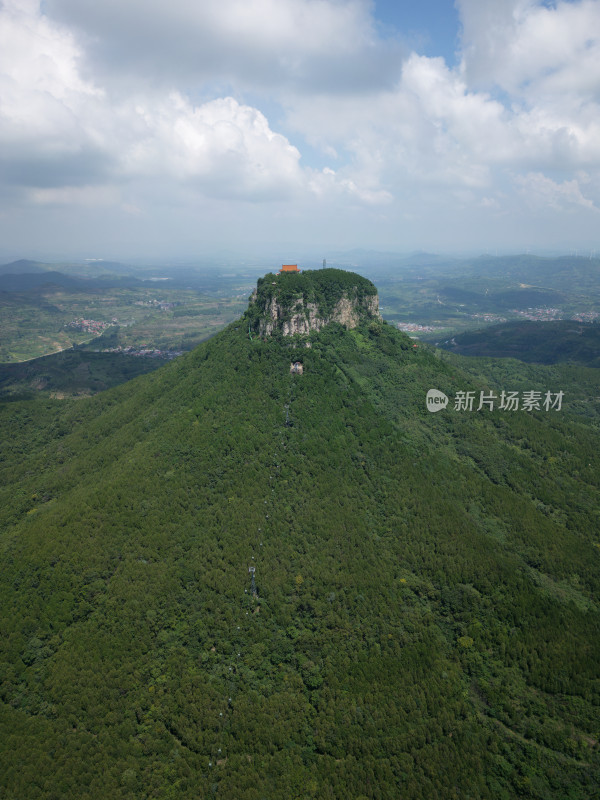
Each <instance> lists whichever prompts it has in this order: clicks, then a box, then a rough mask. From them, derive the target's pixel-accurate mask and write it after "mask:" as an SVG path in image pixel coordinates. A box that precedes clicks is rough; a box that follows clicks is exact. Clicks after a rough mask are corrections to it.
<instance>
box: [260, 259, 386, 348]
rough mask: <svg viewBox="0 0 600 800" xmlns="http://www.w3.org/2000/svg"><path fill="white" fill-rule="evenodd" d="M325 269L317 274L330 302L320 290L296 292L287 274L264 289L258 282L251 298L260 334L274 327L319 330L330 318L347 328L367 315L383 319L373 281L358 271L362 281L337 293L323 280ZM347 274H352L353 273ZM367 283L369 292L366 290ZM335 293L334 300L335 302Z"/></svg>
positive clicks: (291, 330)
mask: <svg viewBox="0 0 600 800" xmlns="http://www.w3.org/2000/svg"><path fill="white" fill-rule="evenodd" d="M324 272H328V270H319V271H318V273H315V274H317V276H318V279H319V281H320V284H319V286H318V289H320V290H324V291H325V292H327V291H329V293H328V299H329V302H328V304H324V302H323V301H322V297H323V295H322V294H320V293H318V292H315V293H311V292H306V290H304V292H297V293H296V294H295V296H294V291H293V288H294V287H293V286H288V285H286V283H284V281H286V282H287V276H278V281H271V282H270V283H269V284H267V286H266V288H267V289H268V291H265V289H264V288H263V291H262V292H261V285H260V283H259V287H258V288H257V289H255V290H254V292H253V294H252V297H251V298H250V308H249V311H251V312H252V313H253V316H254V317H255V320H256V321H255V330H256V331H257V333H258V334H259V335H260V336H270V335H271V334H272V333H273V331H275V330H279V331H281V333H282V334H283V335H284V336H293V335H295V334H308V333H310V332H311V331H319V330H321V328H323V327H324V326H325V325H328V324H329V323H331V322H338V323H340V324H341V325H344V326H345V327H346V328H355V327H357V325H359V324H360V322H361V321H364V320H365V319H376V320H378V319H381V316H380V314H379V297H378V295H377V291H376V290H375V287H374V286H373V284H371V282H370V281H366V279H365V278H362V277H361V276H359V275H357V276H356V278H357V279H358V280H359V281H361V282H363V283H360V284H358V285H356V286H351V285H350V286H349V287H348V288H345V289H344V290H341V291H339V292H338V293H337V295H336V292H335V290H332V289H331V287H328V286H327V284H326V283H324V279H325V276H324V275H323V273H324ZM335 272H339V271H338V270H336V271H335ZM304 275H310V273H304ZM345 275H347V276H352V275H353V273H345ZM303 277H304V276H303ZM282 279H283V280H282ZM308 280H310V278H308ZM336 286H337V285H336ZM365 286H366V287H367V289H368V293H367V292H366V291H365ZM290 289H291V291H290ZM311 294H314V299H309V298H310V295H311ZM332 296H333V298H334V299H335V302H332ZM319 299H321V302H319ZM324 305H326V306H328V307H329V311H324V310H323V306H324Z"/></svg>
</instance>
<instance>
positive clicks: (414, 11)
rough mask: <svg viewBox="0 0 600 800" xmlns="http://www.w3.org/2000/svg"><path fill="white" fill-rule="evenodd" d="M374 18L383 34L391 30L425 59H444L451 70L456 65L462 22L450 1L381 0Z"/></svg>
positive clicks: (376, 5)
mask: <svg viewBox="0 0 600 800" xmlns="http://www.w3.org/2000/svg"><path fill="white" fill-rule="evenodd" d="M375 18H376V19H377V20H378V21H379V22H380V23H381V24H382V25H383V26H385V27H384V30H387V26H389V27H390V28H391V29H393V31H394V32H395V34H396V35H400V36H403V37H404V38H405V39H406V40H407V43H409V44H412V46H413V47H415V48H417V49H418V51H419V52H420V53H422V54H423V55H427V56H442V57H443V58H444V59H445V60H446V63H448V64H449V65H451V66H453V65H454V64H455V63H456V52H457V48H458V34H459V29H460V19H459V15H458V11H457V9H456V6H455V5H454V3H453V2H451V0H419V2H407V1H406V0H404V2H394V0H378V2H376V3H375Z"/></svg>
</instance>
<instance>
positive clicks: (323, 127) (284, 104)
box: [0, 0, 600, 258]
mask: <svg viewBox="0 0 600 800" xmlns="http://www.w3.org/2000/svg"><path fill="white" fill-rule="evenodd" d="M599 213H600V0H573V1H572V2H568V3H567V2H561V0H557V2H555V3H548V2H541V0H457V1H456V3H451V2H442V1H441V0H438V1H437V2H436V1H435V0H423V2H420V3H412V2H411V3H394V2H375V3H373V2H370V0H202V2H201V3H199V2H197V0H170V2H169V3H168V4H166V3H164V2H163V0H103V2H102V3H98V2H97V0H45V2H44V3H43V6H41V5H40V2H39V0H2V2H0V242H1V243H2V244H1V245H0V249H2V250H3V254H0V255H2V256H3V257H13V256H23V257H26V256H34V257H38V258H41V257H46V258H51V257H100V258H101V257H104V258H127V257H136V256H139V257H149V256H152V257H155V258H161V257H163V256H164V257H167V256H169V257H170V256H178V257H190V258H193V257H196V256H198V257H201V256H202V257H206V256H210V254H211V253H213V252H220V251H222V250H223V249H228V250H229V251H233V252H239V253H240V254H244V253H258V252H267V251H268V252H270V253H276V252H278V251H280V250H283V251H285V252H286V253H287V254H288V256H286V257H291V256H292V252H291V251H292V250H293V249H294V248H299V247H301V246H302V247H304V248H305V249H306V250H315V251H326V250H327V249H336V250H340V249H351V248H355V247H363V248H373V249H381V250H383V249H385V250H396V251H398V252H409V251H411V250H417V249H423V250H430V251H437V252H477V251H482V252H485V251H494V250H496V249H498V250H499V251H501V252H510V251H525V250H527V249H528V250H531V251H534V252H535V251H544V252H547V251H552V250H554V251H566V252H569V251H571V250H573V249H580V250H583V249H586V248H588V249H594V250H597V251H598V250H600V242H599V241H598V235H597V233H596V231H597V230H598V228H599V227H600V226H599V224H598V222H599V220H598V215H599Z"/></svg>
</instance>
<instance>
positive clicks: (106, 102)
mask: <svg viewBox="0 0 600 800" xmlns="http://www.w3.org/2000/svg"><path fill="white" fill-rule="evenodd" d="M0 23H1V24H0V31H2V33H1V36H0V76H1V77H0V93H1V96H2V104H1V106H0V143H1V144H2V153H3V154H2V156H1V157H0V169H2V173H3V177H4V181H5V182H6V183H13V184H14V185H26V186H31V187H32V188H33V194H32V198H33V199H34V201H35V202H36V203H40V202H43V203H50V202H52V201H53V200H54V201H56V202H57V203H65V202H66V201H67V199H68V198H73V202H76V198H77V197H79V196H80V195H79V194H78V193H77V192H75V191H73V190H72V188H71V187H74V186H75V187H76V186H79V187H82V186H85V187H90V186H93V185H102V184H103V183H106V184H110V185H114V184H120V183H121V184H122V183H130V182H131V181H133V180H137V179H160V180H163V181H165V184H164V191H165V192H168V191H169V183H171V184H175V185H180V184H182V185H188V186H192V187H195V188H196V190H197V191H198V192H200V193H202V194H205V195H208V196H213V197H222V198H227V197H232V198H242V199H247V200H269V199H281V198H284V197H291V196H292V195H293V194H294V193H295V192H299V191H306V190H307V189H308V188H309V180H308V179H309V174H308V173H307V172H306V171H303V170H302V169H301V167H300V165H299V161H300V153H299V151H298V149H297V148H296V147H294V146H293V145H291V144H290V142H289V141H288V140H287V139H286V138H285V137H284V136H282V135H280V134H277V133H276V132H274V131H273V130H272V129H271V128H270V126H269V123H268V121H267V119H266V118H265V116H264V115H263V114H262V113H261V112H260V111H258V110H257V109H256V108H252V107H250V106H248V105H244V104H241V103H239V102H238V101H237V100H236V99H234V98H232V97H225V98H218V99H215V100H211V101H208V102H206V103H203V104H200V105H198V106H194V105H193V104H192V103H191V102H190V101H189V100H188V99H187V98H186V97H184V95H182V94H181V93H180V92H175V91H173V92H169V93H162V94H161V93H152V94H149V95H145V94H143V93H142V94H141V96H140V94H139V93H138V95H135V96H132V97H119V98H118V99H117V100H114V99H111V97H110V96H109V94H108V93H107V92H106V91H105V90H104V89H101V88H99V87H98V86H97V85H95V84H94V83H93V82H91V81H90V80H84V79H82V77H81V76H80V74H79V71H78V64H79V59H80V56H81V51H80V48H79V46H78V44H77V42H76V40H75V39H74V37H73V36H72V35H71V34H70V33H69V32H68V31H66V30H65V29H64V28H63V27H62V26H60V25H57V24H55V23H52V22H50V21H49V20H48V19H47V18H45V17H43V16H41V15H40V14H39V13H36V4H35V3H30V4H29V6H28V7H25V6H23V5H22V4H16V3H13V2H12V0H11V3H10V4H5V5H4V6H3V7H2V9H1V10H0ZM65 187H66V188H67V189H68V191H63V189H65ZM358 191H359V190H357V192H358ZM86 192H87V194H85V196H86V197H88V198H91V197H92V196H94V197H96V198H101V197H102V194H101V193H99V192H96V193H95V194H94V193H93V192H91V190H90V189H89V188H88V189H86ZM99 202H100V201H99ZM369 202H370V200H369Z"/></svg>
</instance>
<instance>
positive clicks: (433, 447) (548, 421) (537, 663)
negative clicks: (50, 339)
mask: <svg viewBox="0 0 600 800" xmlns="http://www.w3.org/2000/svg"><path fill="white" fill-rule="evenodd" d="M310 339H311V345H312V346H311V347H306V346H305V344H306V342H305V341H303V340H298V339H295V338H293V337H292V338H283V337H280V336H277V335H275V336H272V337H270V338H269V339H267V340H261V339H258V338H256V337H254V338H253V339H252V340H251V339H250V338H249V336H248V322H247V321H246V320H244V319H242V320H241V321H240V322H239V323H235V324H233V325H231V326H229V327H228V328H227V329H226V330H225V331H224V332H222V333H221V334H219V335H218V336H216V337H215V338H214V339H212V340H210V341H208V342H206V343H204V344H202V345H201V346H200V347H198V348H197V349H196V350H194V351H193V352H192V353H190V354H187V355H185V356H183V357H181V358H180V359H177V360H176V361H174V362H172V363H170V364H168V365H166V366H165V367H163V368H161V369H160V370H157V371H156V372H154V373H152V374H150V375H145V376H142V377H140V378H137V379H135V380H133V381H131V382H129V383H127V384H124V385H122V386H120V387H117V388H115V389H112V390H109V391H107V392H105V393H102V394H100V395H97V396H95V397H93V398H90V399H89V400H88V399H86V400H80V401H73V402H71V401H66V402H64V403H62V404H60V403H56V402H52V401H49V400H36V401H29V402H23V403H12V404H5V405H2V406H0V425H1V426H2V437H1V438H2V451H1V457H2V462H1V465H2V471H1V478H0V483H1V485H2V490H1V492H0V514H1V516H2V520H1V524H2V536H1V539H0V552H1V554H2V571H1V575H0V607H1V608H2V614H1V625H2V630H1V634H2V635H1V638H0V675H1V679H2V682H1V686H0V701H1V702H0V728H1V731H2V735H1V736H0V786H1V787H2V796H3V797H6V798H11V799H12V798H19V800H20V799H21V798H25V797H26V798H28V800H35V798H61V800H62V798H78V800H84V799H85V798H89V799H90V800H91V798H94V799H95V798H106V797H111V798H131V799H132V800H133V798H136V799H137V798H142V797H148V798H150V797H157V798H169V797H172V798H178V800H180V799H185V798H198V797H203V798H209V797H217V798H219V797H221V798H231V800H234V799H235V800H260V798H269V800H279V799H280V800H288V799H289V798H390V799H391V798H398V797H402V798H434V797H435V798H452V797H456V798H466V797H473V798H494V800H496V799H497V798H507V799H508V798H513V797H516V796H523V797H537V798H545V799H546V798H557V799H558V798H561V800H562V798H582V799H583V798H585V799H586V800H588V798H591V797H594V796H598V786H599V785H600V771H599V769H598V766H599V761H600V759H599V755H598V742H597V740H598V733H599V731H598V689H599V682H598V663H599V661H600V636H599V634H600V625H599V623H600V613H599V607H598V599H597V598H598V564H599V560H600V550H599V549H598V542H599V538H598V527H599V526H598V515H599V510H600V509H599V505H598V486H597V482H598V476H599V474H600V471H599V469H598V466H599V465H598V452H599V447H598V444H599V442H598V430H597V418H596V417H594V416H593V415H589V414H587V415H586V414H583V413H578V414H573V413H570V412H569V408H568V395H566V396H565V404H564V410H563V411H562V412H557V411H547V412H546V411H543V410H541V411H533V412H522V411H518V412H514V413H506V412H500V411H493V412H485V411H480V412H476V411H473V412H463V413H461V412H455V411H453V410H452V409H451V407H449V408H448V409H446V410H445V411H443V412H441V413H437V414H429V413H428V412H427V410H426V408H425V394H426V392H427V390H428V389H430V388H432V387H433V388H437V389H439V390H441V391H444V392H446V394H448V395H449V396H451V395H454V394H455V393H456V392H457V391H461V390H470V389H471V390H475V391H477V392H478V391H479V389H484V388H485V389H486V391H487V390H488V389H489V388H492V389H494V390H498V391H499V390H500V389H510V388H512V387H510V386H497V385H493V386H492V387H488V386H487V385H486V384H485V382H482V381H480V380H479V379H477V378H475V377H468V376H467V375H466V373H463V372H462V371H461V369H460V360H459V359H456V358H453V359H452V362H446V361H444V360H441V359H439V358H437V357H436V356H435V354H434V353H433V352H432V351H428V350H427V349H426V348H422V347H421V348H418V349H416V350H415V349H414V348H413V347H412V343H411V341H410V340H409V339H408V338H407V337H405V336H404V335H402V334H400V333H399V332H397V331H395V330H393V329H392V328H391V326H388V325H385V324H382V323H380V322H376V321H374V322H370V323H368V324H365V325H362V326H359V327H358V328H356V329H354V330H351V331H347V330H345V329H343V328H342V327H340V326H338V325H329V326H327V327H326V328H324V329H322V330H321V331H320V332H318V333H312V334H311V337H310ZM296 361H301V362H302V364H303V374H302V375H299V374H291V373H290V364H291V363H293V362H296ZM528 369H530V370H531V369H533V368H531V367H528ZM542 369H543V368H539V370H542ZM537 374H538V375H539V376H542V377H540V378H539V380H540V381H543V380H544V378H543V373H542V372H539V373H537ZM532 388H534V387H532ZM547 388H548V389H551V390H552V391H558V390H559V389H564V390H565V391H567V387H564V386H548V387H547ZM599 394H600V393H599ZM249 566H254V567H255V569H256V572H255V581H256V587H257V590H258V597H256V598H255V597H253V596H252V592H251V582H250V574H249V572H248V568H249Z"/></svg>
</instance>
